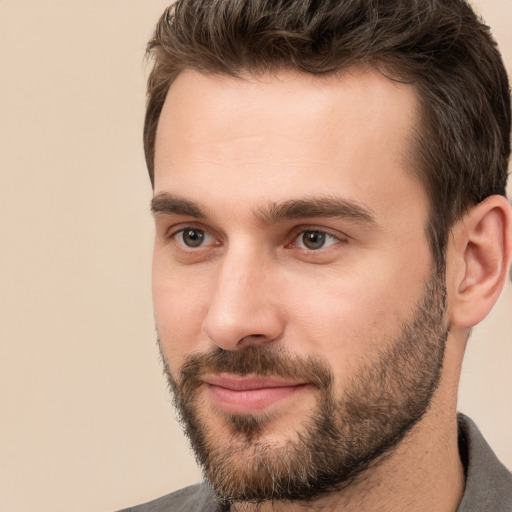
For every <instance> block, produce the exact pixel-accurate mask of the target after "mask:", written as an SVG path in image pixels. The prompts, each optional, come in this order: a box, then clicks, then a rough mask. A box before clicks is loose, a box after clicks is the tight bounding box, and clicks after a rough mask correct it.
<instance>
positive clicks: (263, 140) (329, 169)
mask: <svg viewBox="0 0 512 512" xmlns="http://www.w3.org/2000/svg"><path fill="white" fill-rule="evenodd" d="M417 119H418V103H417V100H416V95H415V90H414V89H413V88H412V87H411V86H409V85H404V84H401V83H398V82H394V81H392V80H390V79H388V78H386V77H384V76H383V75H382V74H380V73H379V72H377V71H375V70H371V69H351V70H348V71H347V72H345V73H343V74H341V75H336V76H329V77H327V76H313V75H310V74H305V73H299V72H295V71H282V72H279V73H277V74H274V75H268V74H266V75H261V76H247V77H243V78H233V77H227V76H222V75H215V74H203V73H199V72H196V71H185V72H183V73H182V74H181V75H179V76H178V78H177V79H176V81H175V82H174V83H173V85H172V86H171V87H170V89H169V92H168V95H167V99H166V102H165V104H164V108H163V110H162V114H161V118H160V122H159V126H158V130H157V137H156V145H155V193H159V192H162V191H163V192H172V193H175V194H178V195H182V196H185V197H190V198H191V199H194V200H196V199H198V198H200V197H203V198H204V197H209V198H215V197H216V194H218V195H219V198H220V197H224V198H225V197H226V195H230V194H231V193H233V194H235V195H236V198H238V199H240V202H241V203H242V204H248V203H253V204H254V203H255V202H258V201H264V200H270V201H274V202H279V201H285V200H288V199H290V198H293V197H294V196H304V195H305V194H306V195H307V194H311V195H315V194H320V195H326V194H327V195H329V194H336V195H337V194H341V195H343V196H346V197H349V198H351V199H354V200H359V199H361V200H365V201H366V200H367V201H370V202H371V203H372V204H373V203H374V202H375V201H387V202H389V201H393V200H395V199H396V197H395V198H393V197H391V196H390V195H389V194H391V193H393V194H394V196H397V197H401V196H403V195H404V194H409V193H410V192H411V190H412V191H413V192H414V194H416V195H422V190H421V187H420V186H419V184H418V183H416V180H415V179H414V173H412V172H410V171H411V164H410V163H409V160H410V159H409V158H408V156H409V155H410V153H411V147H412V140H413V134H414V130H415V129H416V125H417ZM413 182H414V183H413ZM379 192H381V193H382V194H383V195H382V196H381V197H380V199H379V198H378V197H377V196H378V194H379ZM369 193H370V194H369ZM372 194H373V197H371V196H372ZM386 194H388V195H387V197H386ZM194 195H197V196H198V197H192V196H194Z"/></svg>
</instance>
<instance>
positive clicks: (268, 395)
mask: <svg viewBox="0 0 512 512" xmlns="http://www.w3.org/2000/svg"><path fill="white" fill-rule="evenodd" d="M202 380H203V382H204V383H205V384H206V387H207V391H208V394H209V396H210V398H211V400H212V402H213V403H214V404H215V405H216V406H218V407H219V408H221V409H222V410H224V411H226V412H231V413H238V414H249V413H256V412H263V411H265V410H266V409H268V408H270V407H271V406H272V405H274V404H276V403H277V402H281V401H283V400H285V399H287V398H290V397H292V396H293V395H294V394H295V393H297V392H298V391H300V390H302V389H304V388H305V387H306V386H307V384H306V383H303V382H290V381H285V380H282V379H277V378H267V377H251V376H248V377H239V376H236V377H235V376H227V375H210V376H206V377H205V378H203V379H202Z"/></svg>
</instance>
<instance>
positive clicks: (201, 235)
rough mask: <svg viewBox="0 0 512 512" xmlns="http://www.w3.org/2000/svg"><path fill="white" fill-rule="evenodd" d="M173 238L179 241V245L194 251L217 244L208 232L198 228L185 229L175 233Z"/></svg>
mask: <svg viewBox="0 0 512 512" xmlns="http://www.w3.org/2000/svg"><path fill="white" fill-rule="evenodd" d="M173 237H174V238H175V239H176V240H177V241H178V243H180V244H182V245H185V246H186V247H190V248H192V249H194V248H196V247H203V246H205V245H214V244H215V238H214V237H213V236H212V235H210V234H209V233H208V232H207V231H204V230H203V229H198V228H192V227H187V228H185V229H181V230H180V231H178V232H177V233H175V234H174V235H173Z"/></svg>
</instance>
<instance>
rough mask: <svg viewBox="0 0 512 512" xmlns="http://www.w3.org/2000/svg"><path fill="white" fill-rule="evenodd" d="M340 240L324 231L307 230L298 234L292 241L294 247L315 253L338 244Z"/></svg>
mask: <svg viewBox="0 0 512 512" xmlns="http://www.w3.org/2000/svg"><path fill="white" fill-rule="evenodd" d="M339 241H340V240H339V239H338V238H336V237H335V236H334V235H331V234H329V233H325V232H324V231H316V230H308V231H303V232H302V233H300V234H299V235H298V236H297V238H295V240H294V243H293V245H294V247H298V248H300V249H307V250H308V251H317V250H319V249H325V248H326V247H329V246H330V245H334V244H336V243H338V242H339Z"/></svg>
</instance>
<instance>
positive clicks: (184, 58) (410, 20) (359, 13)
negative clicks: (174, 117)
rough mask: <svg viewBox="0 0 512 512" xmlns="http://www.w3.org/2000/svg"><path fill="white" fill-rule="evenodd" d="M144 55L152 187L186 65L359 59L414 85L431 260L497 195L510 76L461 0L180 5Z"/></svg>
mask: <svg viewBox="0 0 512 512" xmlns="http://www.w3.org/2000/svg"><path fill="white" fill-rule="evenodd" d="M148 55H149V57H150V58H152V59H153V68H152V71H151V73H150V76H149V80H148V101H147V110H146V119H145V125H144V150H145V154H146V162H147V166H148V170H149V175H150V178H151V181H152V183H153V181H154V169H153V164H154V146H155V138H156V130H157V126H158V121H159V117H160V113H161V110H162V107H163V105H164V102H165V98H166V95H167V91H168V89H169V86H170V85H171V84H172V82H173V80H174V79H175V78H176V77H177V75H178V74H179V73H180V72H181V71H183V70H184V69H194V70H198V71H202V72H208V73H222V74H226V75H230V76H234V77H236V76H240V75H241V74H242V73H247V72H249V73H258V72H264V71H271V72H272V71H276V70H278V69H280V68H292V69H296V70H299V71H303V72H306V73H313V74H334V73H336V72H339V71H341V70H343V69H346V68H347V67H349V66H353V65H360V64H366V65H370V66H373V67H375V68H377V69H380V70H381V71H382V72H383V73H385V74H387V75H388V76H390V77H392V79H394V80H400V81H405V82H407V83H411V84H413V85H414V86H415V88H416V90H417V92H418V97H419V99H420V105H421V119H420V121H419V123H420V126H419V130H418V133H417V134H416V140H417V144H416V148H415V155H414V156H415V159H416V163H417V165H416V167H417V168H416V169H415V172H416V173H417V176H418V179H419V180H420V181H421V182H422V184H423V186H424V188H425V190H426V192H427V195H428V197H429V200H430V209H431V211H430V218H429V225H428V226H427V232H428V236H429V241H430V244H431V247H432V250H433V254H434V257H435V260H436V262H437V263H439V262H440V261H444V249H445V247H446V241H447V235H448V231H449V229H450V227H451V226H452V225H453V223H454V222H455V221H456V220H457V219H458V218H460V217H461V216H462V215H463V213H464V212H465V211H466V210H467V209H468V208H469V207H471V206H473V205H475V204H477V203H478V202H480V201H482V200H483V199H484V198H485V197H487V196H490V195H493V194H501V195H505V188H506V182H507V169H508V159H509V155H510V115H511V114H510V91H509V83H508V78H507V74H506V71H505V68H504V65H503V62H502V59H501V56H500V53H499V51H498V49H497V46H496V43H495V41H494V39H493V38H492V36H491V34H490V31H489V27H487V26H486V25H485V24H484V23H483V21H482V20H481V19H480V18H478V16H477V15H476V14H475V13H474V12H473V10H472V9H471V7H470V6H469V5H468V3H467V2H466V1H464V0H322V1H318V0H177V2H176V3H174V4H173V5H172V6H171V7H169V8H168V9H167V10H166V11H165V12H164V14H163V15H162V17H161V18H160V20H159V22H158V24H157V27H156V31H155V34H154V37H153V38H152V39H151V41H150V42H149V44H148Z"/></svg>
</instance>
